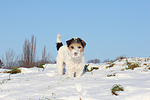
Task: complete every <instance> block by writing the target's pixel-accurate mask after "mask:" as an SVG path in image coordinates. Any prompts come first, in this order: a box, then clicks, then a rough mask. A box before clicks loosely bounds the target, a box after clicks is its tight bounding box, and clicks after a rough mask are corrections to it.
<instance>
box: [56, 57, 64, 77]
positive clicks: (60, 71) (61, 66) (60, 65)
mask: <svg viewBox="0 0 150 100" xmlns="http://www.w3.org/2000/svg"><path fill="white" fill-rule="evenodd" d="M63 69H64V63H63V61H61V60H57V71H58V74H59V76H61V75H62V74H63Z"/></svg>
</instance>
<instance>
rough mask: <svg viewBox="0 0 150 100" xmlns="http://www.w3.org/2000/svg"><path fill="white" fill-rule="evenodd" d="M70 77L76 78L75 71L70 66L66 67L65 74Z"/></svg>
mask: <svg viewBox="0 0 150 100" xmlns="http://www.w3.org/2000/svg"><path fill="white" fill-rule="evenodd" d="M65 74H66V75H67V76H68V77H70V78H72V77H74V70H73V69H71V68H70V67H69V66H67V65H66V73H65Z"/></svg>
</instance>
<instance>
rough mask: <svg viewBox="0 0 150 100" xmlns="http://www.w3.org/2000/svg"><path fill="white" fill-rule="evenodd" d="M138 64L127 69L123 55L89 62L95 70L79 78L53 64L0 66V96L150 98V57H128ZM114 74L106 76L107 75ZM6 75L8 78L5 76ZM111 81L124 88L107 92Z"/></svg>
mask: <svg viewBox="0 0 150 100" xmlns="http://www.w3.org/2000/svg"><path fill="white" fill-rule="evenodd" d="M128 61H129V62H134V63H137V62H138V63H139V65H140V67H138V68H135V69H134V70H130V69H129V70H127V69H125V68H126V67H127V65H126V59H123V60H122V61H119V60H118V61H115V62H114V66H113V67H110V68H106V66H108V64H106V63H100V64H96V65H92V64H90V66H89V68H90V67H99V69H98V70H93V71H92V72H86V73H84V74H83V75H82V76H81V77H80V78H68V77H67V76H65V75H63V76H62V77H60V76H58V74H57V71H56V64H46V65H45V66H44V67H45V69H44V70H43V69H41V68H36V67H34V68H20V69H21V71H22V72H21V73H19V74H11V75H10V76H9V74H8V73H2V72H3V71H5V70H6V69H0V72H1V73H0V100H150V70H149V69H148V68H149V67H150V58H128ZM111 74H112V75H113V74H114V75H115V76H110V77H108V75H111ZM9 78H10V80H9ZM114 84H120V85H121V86H122V87H124V91H120V92H117V93H118V94H119V95H118V96H115V95H112V93H111V88H112V86H113V85H114Z"/></svg>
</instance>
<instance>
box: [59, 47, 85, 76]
mask: <svg viewBox="0 0 150 100" xmlns="http://www.w3.org/2000/svg"><path fill="white" fill-rule="evenodd" d="M74 52H78V53H79V54H78V56H77V57H74V56H73V53H74ZM64 63H65V65H66V73H65V74H66V75H67V76H69V77H74V73H75V72H76V77H77V78H79V77H80V76H81V75H82V73H83V67H84V65H85V58H84V53H83V52H79V51H78V50H75V51H72V52H70V50H69V49H68V47H67V46H66V45H64V46H62V47H60V48H59V50H58V55H57V71H58V74H59V76H61V75H62V74H63V68H64Z"/></svg>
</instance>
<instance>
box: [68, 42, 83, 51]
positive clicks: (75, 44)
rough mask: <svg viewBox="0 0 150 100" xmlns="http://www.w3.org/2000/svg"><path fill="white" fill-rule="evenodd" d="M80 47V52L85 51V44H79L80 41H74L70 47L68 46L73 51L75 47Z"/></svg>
mask: <svg viewBox="0 0 150 100" xmlns="http://www.w3.org/2000/svg"><path fill="white" fill-rule="evenodd" d="M76 48H77V49H80V52H83V51H84V48H83V46H82V45H81V44H79V43H72V44H71V45H70V46H69V47H68V49H69V50H70V52H72V50H73V49H76Z"/></svg>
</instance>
